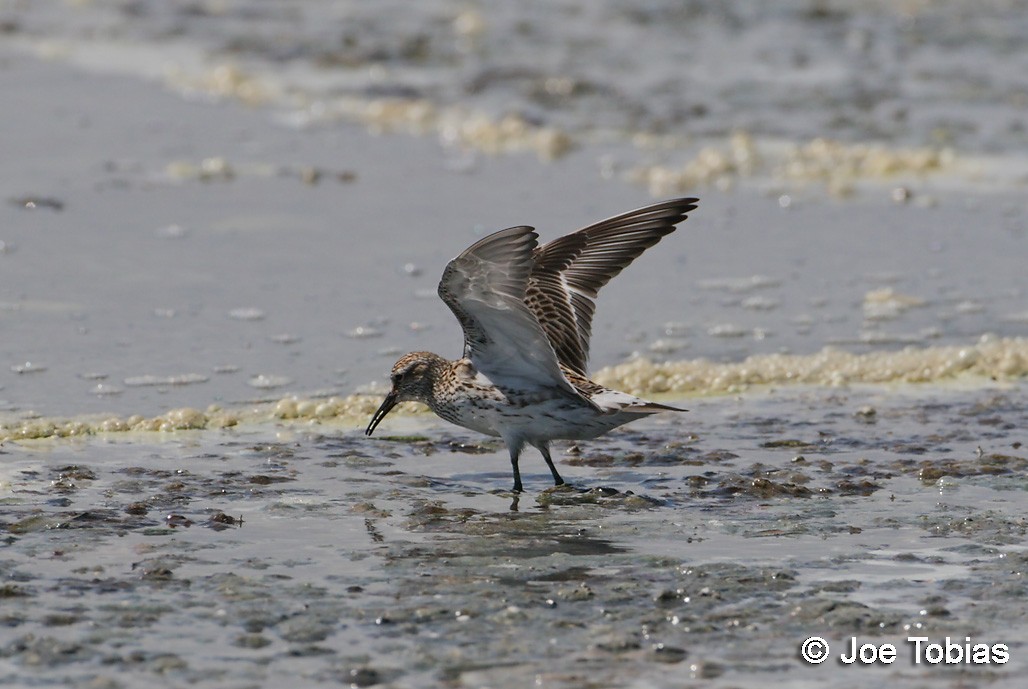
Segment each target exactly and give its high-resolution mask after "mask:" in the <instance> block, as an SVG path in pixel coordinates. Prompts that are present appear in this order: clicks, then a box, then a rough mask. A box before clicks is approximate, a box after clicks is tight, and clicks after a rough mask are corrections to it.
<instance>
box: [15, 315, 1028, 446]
mask: <svg viewBox="0 0 1028 689" xmlns="http://www.w3.org/2000/svg"><path fill="white" fill-rule="evenodd" d="M1026 376H1028V338H1022V337H1016V338H995V337H991V336H988V335H986V336H983V337H982V338H981V339H980V340H979V342H978V343H977V344H975V345H971V346H966V347H961V346H947V347H907V348H904V349H901V350H897V351H891V352H871V353H867V354H853V353H851V352H846V351H843V350H840V349H835V348H832V347H826V348H825V349H822V350H821V351H820V352H817V353H816V354H808V355H790V354H760V355H754V356H751V357H748V358H746V359H745V360H743V361H741V362H735V363H715V362H711V361H707V360H706V359H695V360H684V361H671V362H666V363H655V362H652V361H649V360H647V359H635V360H632V361H629V362H626V363H623V364H619V365H617V366H611V367H607V368H604V369H602V370H600V371H598V372H597V373H596V374H595V375H594V376H593V377H594V378H595V380H596V381H598V382H600V383H602V384H604V385H607V386H610V387H613V388H617V389H619V390H624V391H626V392H630V393H632V394H635V395H661V396H665V397H673V396H675V395H682V396H686V395H688V396H698V395H719V394H734V393H739V392H743V391H746V390H747V389H750V388H753V387H758V386H767V385H778V386H781V385H789V384H795V385H814V386H825V387H839V386H845V385H848V384H896V383H939V382H945V381H951V380H954V379H957V378H958V377H959V378H960V379H962V380H968V381H972V382H974V381H976V380H977V381H984V380H1016V379H1019V378H1024V377H1026ZM380 401H381V399H380V397H379V396H378V395H370V394H354V395H349V396H347V397H329V398H327V399H301V398H297V397H286V398H283V399H281V400H278V401H277V402H270V403H263V404H256V405H251V406H245V407H244V406H241V407H239V408H232V409H223V408H221V407H218V406H211V407H208V408H207V410H206V411H200V410H198V409H191V408H183V409H173V410H171V411H169V412H166V413H165V414H162V415H160V416H156V417H151V418H145V417H142V416H130V417H128V418H120V417H100V418H98V417H79V418H73V419H52V418H43V417H32V418H22V419H12V420H8V421H4V422H2V423H0V442H8V441H17V440H38V439H44V438H65V437H74V436H82V435H95V434H100V433H105V434H106V433H128V432H170V431H182V430H202V429H220V428H230V427H233V426H238V425H242V424H260V423H275V422H282V421H286V422H294V423H295V422H300V423H303V422H307V423H322V422H330V421H336V422H344V423H345V422H351V423H357V424H360V423H362V422H363V421H365V420H367V419H368V418H369V417H370V415H371V414H372V413H374V411H375V409H376V408H377V406H378V404H379V403H380ZM422 409H423V407H421V406H420V405H416V404H403V405H401V406H400V411H401V412H405V413H414V412H417V411H419V410H422Z"/></svg>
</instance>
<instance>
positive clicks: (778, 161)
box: [627, 132, 956, 196]
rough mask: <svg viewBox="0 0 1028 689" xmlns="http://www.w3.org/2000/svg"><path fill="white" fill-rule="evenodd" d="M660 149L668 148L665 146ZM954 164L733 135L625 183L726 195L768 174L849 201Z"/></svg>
mask: <svg viewBox="0 0 1028 689" xmlns="http://www.w3.org/2000/svg"><path fill="white" fill-rule="evenodd" d="M636 143H637V145H640V146H642V147H644V148H647V147H654V142H651V141H649V139H648V137H646V136H642V137H637V140H636ZM660 147H661V148H665V149H666V148H667V146H666V144H664V143H662V144H661V145H660ZM676 147H680V146H676ZM955 162H956V156H955V154H954V152H953V150H952V149H950V148H932V147H920V148H894V147H889V146H885V145H882V144H867V143H859V144H846V143H842V142H839V141H834V140H832V139H827V138H823V137H819V138H816V139H814V140H812V141H810V142H808V143H805V144H786V145H773V144H763V145H758V144H757V142H756V141H755V140H754V138H753V137H752V136H751V135H750V134H749V133H747V132H737V133H736V134H734V135H732V137H731V138H730V139H729V140H728V143H727V145H723V146H717V145H713V146H706V147H704V148H701V149H700V150H699V151H698V152H697V153H696V154H695V155H694V156H693V157H692V158H691V159H689V160H687V161H686V162H685V163H682V164H681V165H678V166H673V165H665V164H654V165H643V166H638V167H635V168H633V169H631V170H629V171H628V173H627V177H628V179H629V180H630V181H633V182H636V183H639V184H644V185H646V186H647V187H648V188H649V190H650V193H652V194H653V195H654V196H665V195H668V194H675V193H680V192H683V191H687V190H689V189H695V188H697V187H701V186H716V187H718V188H720V189H728V188H730V187H731V186H732V185H733V184H734V182H735V180H737V179H739V178H743V177H752V176H754V175H757V174H767V175H769V176H770V177H771V179H773V180H776V181H779V182H792V183H800V184H803V183H812V182H813V183H822V184H824V185H825V186H826V187H827V189H828V191H829V192H830V193H831V194H833V195H835V196H849V195H850V194H852V193H853V192H854V191H855V189H856V185H857V183H859V182H862V181H871V182H873V181H878V182H882V181H888V180H890V179H898V178H902V179H909V178H912V177H925V176H927V175H931V174H937V173H943V172H951V171H953V170H954V169H955Z"/></svg>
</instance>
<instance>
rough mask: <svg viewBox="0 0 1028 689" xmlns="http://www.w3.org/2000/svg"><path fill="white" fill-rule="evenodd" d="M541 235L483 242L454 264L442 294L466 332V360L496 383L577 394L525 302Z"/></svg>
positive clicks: (505, 233)
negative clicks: (557, 388) (553, 388)
mask: <svg viewBox="0 0 1028 689" xmlns="http://www.w3.org/2000/svg"><path fill="white" fill-rule="evenodd" d="M537 239H538V235H537V234H536V233H535V232H534V231H533V229H532V228H531V227H524V226H521V227H511V228H508V229H506V230H500V231H499V232H496V233H494V234H491V235H489V236H488V237H485V238H484V239H481V240H479V241H478V242H476V243H475V244H473V245H472V246H471V247H469V248H468V249H467V250H465V251H464V252H463V253H462V254H461V255H460V256H458V257H457V258H455V259H453V260H452V261H450V262H449V263H448V264H447V266H446V269H445V270H444V271H443V277H442V280H440V281H439V296H440V298H442V300H443V301H444V302H446V305H447V306H449V307H450V310H451V311H453V313H454V315H455V316H457V320H459V321H460V324H461V327H462V328H463V329H464V356H465V357H468V358H469V359H471V362H472V363H473V364H474V365H475V368H477V369H478V370H479V371H481V372H482V373H483V374H485V375H486V376H487V377H489V378H490V379H492V381H493V383H494V384H498V385H501V386H502V385H503V383H504V381H510V382H514V379H516V380H517V383H518V386H519V387H528V388H531V387H551V388H552V387H559V388H562V389H564V390H567V391H568V392H571V393H573V394H578V392H577V391H576V390H575V389H574V387H573V386H572V385H571V384H570V383H569V382H568V380H567V378H566V377H565V376H564V374H563V373H562V372H561V370H560V365H559V364H558V363H557V356H556V354H554V352H553V347H551V346H550V342H549V340H548V339H547V337H546V333H545V332H544V331H543V328H542V326H540V325H539V321H537V320H536V317H535V315H534V314H533V313H532V312H531V311H530V310H529V309H528V306H527V305H526V304H525V289H526V287H527V284H528V278H529V275H530V274H531V272H532V263H533V259H532V252H533V250H534V249H535V248H536V246H537V241H536V240H537Z"/></svg>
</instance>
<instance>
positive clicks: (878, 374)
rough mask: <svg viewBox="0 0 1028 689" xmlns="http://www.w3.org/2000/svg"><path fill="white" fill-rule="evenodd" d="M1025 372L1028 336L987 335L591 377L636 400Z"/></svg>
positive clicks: (631, 367) (640, 363) (639, 363)
mask: <svg viewBox="0 0 1028 689" xmlns="http://www.w3.org/2000/svg"><path fill="white" fill-rule="evenodd" d="M1026 375H1028V339H1025V338H1021V337H1017V338H992V337H990V336H984V337H982V339H981V340H980V341H979V342H978V343H977V344H975V345H973V346H968V347H960V346H949V347H907V348H904V349H901V350H898V351H891V352H870V353H867V354H853V353H851V352H846V351H843V350H840V349H836V348H833V347H826V348H824V349H822V350H821V351H820V352H817V353H816V354H808V355H793V354H758V355H754V356H750V357H748V358H746V359H745V360H743V361H741V362H737V363H713V362H710V361H707V360H705V359H696V360H692V361H671V362H667V363H654V362H651V361H648V360H646V359H637V360H634V361H629V362H627V363H624V364H619V365H617V366H611V367H609V368H605V369H603V370H601V371H599V372H598V373H597V374H596V375H595V376H594V378H595V379H596V381H597V382H599V383H602V384H603V385H607V386H610V387H614V388H617V389H619V390H624V391H626V392H631V393H632V394H636V395H646V394H667V395H676V394H682V395H716V394H725V393H736V392H742V391H744V390H746V389H748V388H751V387H754V386H761V385H788V384H798V385H820V386H828V387H835V386H841V385H847V384H883V383H935V382H943V381H947V380H952V379H954V378H957V377H958V376H963V377H978V378H987V379H993V380H1012V379H1016V378H1023V377H1025V376H1026Z"/></svg>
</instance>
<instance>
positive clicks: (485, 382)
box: [365, 198, 698, 493]
mask: <svg viewBox="0 0 1028 689" xmlns="http://www.w3.org/2000/svg"><path fill="white" fill-rule="evenodd" d="M697 201H698V199H694V198H682V199H674V200H671V201H664V202H663V203H658V204H655V205H652V206H646V207H645V208H640V209H638V210H634V211H631V212H628V213H624V214H622V215H618V216H615V217H613V218H609V219H607V220H603V221H602V222H598V223H596V224H595V225H590V226H589V227H586V228H584V229H581V230H578V231H577V232H573V233H572V234H569V235H566V236H564V237H560V238H559V239H555V240H553V241H552V242H550V243H548V244H545V245H543V246H539V244H538V238H539V235H538V234H536V232H535V229H534V228H532V227H528V226H525V225H521V226H518V227H510V228H507V229H506V230H500V231H499V232H495V233H493V234H491V235H489V236H487V237H485V238H483V239H481V240H479V241H477V242H475V243H474V244H472V245H471V246H470V247H468V248H467V249H466V250H465V251H464V252H462V253H461V254H460V255H459V256H457V258H455V259H453V260H452V261H450V262H449V264H447V266H446V269H445V270H444V271H443V277H442V279H441V280H440V281H439V297H440V298H441V299H442V300H443V301H444V302H446V305H447V306H449V307H450V310H451V311H453V313H454V315H455V316H456V317H457V320H458V321H460V324H461V327H462V328H463V329H464V354H463V356H462V357H461V358H460V359H457V360H456V361H450V360H448V359H444V358H443V357H441V356H439V355H438V354H433V353H431V352H411V353H410V354H407V355H406V356H404V357H402V358H401V359H400V360H399V361H397V362H396V364H395V365H394V366H393V369H392V372H391V374H390V378H391V381H392V389H391V390H390V391H389V394H387V395H386V397H385V400H384V401H383V402H382V405H381V406H380V407H379V408H378V411H376V412H375V414H374V416H372V417H371V422H370V423H369V424H368V428H367V430H366V431H365V433H366V434H367V435H369V436H370V435H371V434H372V433H373V432H374V430H375V427H377V426H378V424H379V423H380V422H381V421H382V419H384V418H385V416H386V415H387V414H388V413H389V412H390V410H392V408H393V407H395V406H396V405H397V404H398V403H400V402H404V401H411V400H413V401H417V402H423V403H425V404H427V405H428V406H429V407H430V408H431V409H432V411H433V412H435V413H436V414H437V415H439V416H440V417H442V418H443V419H446V420H447V421H450V422H451V423H455V424H457V425H459V426H463V427H465V428H470V429H471V430H474V431H478V432H480V433H485V434H486V435H491V436H498V437H500V438H502V439H503V442H504V443H505V444H506V446H507V450H508V451H509V452H510V463H511V467H512V468H513V472H514V492H516V493H520V492H521V491H522V490H523V486H522V484H521V472H520V471H519V469H518V458H519V457H520V455H521V451H522V449H524V447H525V445H526V444H527V445H531V446H533V447H535V448H536V449H537V450H539V452H540V453H542V456H543V459H544V460H546V466H547V467H549V469H550V473H551V474H553V483H554V485H557V486H559V485H561V484H563V483H564V479H562V478H561V477H560V474H559V473H558V472H557V468H556V467H555V466H554V465H553V459H552V458H551V457H550V441H551V440H557V439H561V440H584V439H588V438H595V437H597V436H600V435H603V434H604V433H606V432H607V431H609V430H611V429H613V428H617V427H618V426H621V425H622V424H626V423H629V422H630V421H635V420H636V419H639V418H642V417H644V416H648V415H650V414H655V413H658V412H663V411H685V410H684V409H678V408H677V407H671V406H668V405H666V404H659V403H657V402H650V401H647V400H644V399H641V398H639V397H635V396H634V395H630V394H628V393H626V392H620V391H618V390H612V389H610V388H607V387H604V386H602V385H600V384H599V383H595V382H593V381H591V380H589V378H588V377H587V374H586V363H587V361H588V358H589V339H590V336H591V334H592V319H593V312H594V310H595V304H594V303H593V300H594V299H595V298H596V295H597V292H598V291H599V289H600V288H601V287H603V286H604V285H605V284H607V282H609V281H610V279H611V278H613V277H614V276H615V275H617V274H618V273H620V272H621V271H622V270H623V269H624V268H625V267H626V266H628V264H630V263H631V262H632V261H634V260H635V259H636V258H638V256H639V255H640V254H642V252H643V251H645V250H646V249H648V248H649V247H651V246H653V245H654V244H656V243H657V242H659V241H660V240H661V238H662V237H664V236H665V235H667V234H670V233H671V232H674V230H675V226H676V225H678V223H680V222H682V221H683V220H685V218H686V217H687V214H688V213H689V212H690V211H692V210H693V209H694V208H696V203H697Z"/></svg>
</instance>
